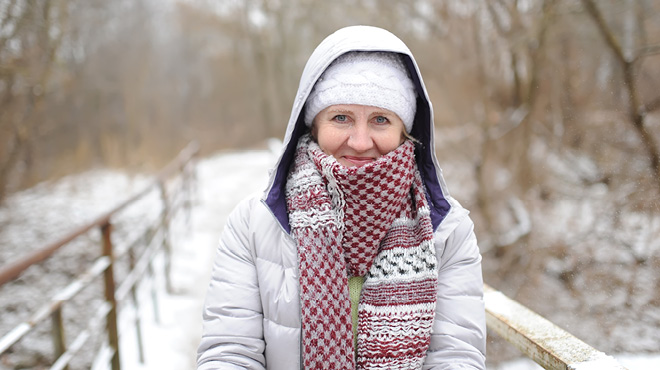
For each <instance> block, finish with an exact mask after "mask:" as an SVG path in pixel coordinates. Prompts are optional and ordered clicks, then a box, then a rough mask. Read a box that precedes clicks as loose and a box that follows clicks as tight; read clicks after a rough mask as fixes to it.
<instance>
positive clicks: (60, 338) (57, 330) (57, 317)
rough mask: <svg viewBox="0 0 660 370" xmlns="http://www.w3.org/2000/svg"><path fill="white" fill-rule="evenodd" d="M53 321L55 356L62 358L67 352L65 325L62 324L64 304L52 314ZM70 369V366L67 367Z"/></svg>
mask: <svg viewBox="0 0 660 370" xmlns="http://www.w3.org/2000/svg"><path fill="white" fill-rule="evenodd" d="M50 317H51V319H52V321H53V332H52V335H53V349H54V352H55V353H54V354H55V358H56V359H57V358H60V356H62V354H63V353H64V352H66V340H65V338H64V325H63V324H62V306H59V307H57V308H56V309H55V311H53V312H52V313H51V314H50ZM65 369H68V366H67V367H65Z"/></svg>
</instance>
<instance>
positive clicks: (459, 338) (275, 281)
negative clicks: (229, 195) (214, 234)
mask: <svg viewBox="0 0 660 370" xmlns="http://www.w3.org/2000/svg"><path fill="white" fill-rule="evenodd" d="M354 50H364V51H390V52H397V53H401V54H403V55H404V60H405V61H406V64H407V66H408V68H409V71H410V74H411V76H412V80H413V82H414V83H415V85H416V88H417V91H418V100H417V113H416V116H415V123H414V125H413V128H412V131H411V135H412V136H413V137H415V138H416V139H417V140H419V141H420V142H421V145H418V149H417V150H416V153H415V154H416V160H417V165H418V168H419V169H420V173H421V175H422V178H423V181H424V185H425V188H426V193H427V198H428V200H429V206H430V208H431V220H432V223H433V227H434V230H435V234H434V235H435V247H436V256H437V258H438V291H437V304H436V314H435V321H434V323H433V327H432V331H431V344H430V346H429V349H428V352H427V356H426V359H425V363H424V367H423V368H424V369H484V368H485V364H484V363H485V352H486V323H485V313H484V303H483V282H482V275H481V255H480V254H479V248H478V246H477V241H476V238H475V235H474V231H473V223H472V221H471V219H470V217H469V215H468V211H467V210H465V209H464V208H463V207H461V205H460V204H459V203H458V202H457V201H456V200H454V199H453V198H452V197H451V196H450V195H449V193H448V191H447V188H446V185H445V181H444V179H443V178H442V172H441V170H440V167H439V166H438V164H437V159H436V156H435V153H434V150H433V148H434V140H433V134H434V130H433V108H432V105H431V102H430V100H429V98H428V94H427V91H426V88H425V86H424V83H423V81H422V77H421V74H420V72H419V69H418V67H417V64H416V62H415V60H414V58H413V56H412V54H411V52H410V50H408V48H407V47H406V45H405V44H404V43H403V42H402V41H401V40H399V39H398V38H397V37H396V36H394V35H393V34H391V33H389V32H388V31H385V30H383V29H380V28H375V27H368V26H352V27H347V28H343V29H340V30H338V31H337V32H335V33H334V34H332V35H330V36H328V37H327V38H326V39H325V40H324V41H323V42H322V43H321V44H320V45H319V46H318V47H317V48H316V50H315V51H314V52H313V54H312V55H311V57H310V58H309V60H308V62H307V65H306V66H305V69H304V71H303V74H302V78H301V81H300V85H299V88H298V93H297V94H296V98H295V101H294V105H293V109H292V112H291V118H290V119H289V124H288V127H287V131H286V135H285V139H284V142H283V143H284V145H283V149H282V153H281V155H280V158H279V160H278V162H277V164H276V165H275V168H274V169H273V171H272V172H271V175H270V181H269V183H268V187H267V189H266V190H265V191H264V192H263V194H259V195H255V196H253V197H250V198H248V199H245V200H243V201H242V202H241V203H240V204H239V205H238V206H237V207H236V209H235V210H234V211H233V212H232V213H231V215H230V216H229V218H228V220H227V223H226V225H225V228H224V231H223V233H222V237H221V239H220V243H219V246H218V249H217V254H216V257H215V262H214V265H213V272H212V276H211V282H210V284H209V287H208V292H207V297H206V302H205V305H204V310H203V334H202V339H201V342H200V345H199V348H198V356H197V362H198V369H200V370H201V369H243V368H247V369H270V370H275V369H283V370H291V369H301V368H302V367H301V355H300V349H301V329H300V328H301V319H300V286H299V275H298V259H297V245H296V242H295V240H294V239H293V238H292V237H291V235H290V230H291V229H290V225H289V220H288V215H287V212H286V198H285V190H284V189H285V181H286V176H287V173H288V170H289V166H290V164H291V161H292V158H293V153H294V150H295V146H296V143H297V141H298V138H299V137H300V136H301V135H302V134H303V133H305V132H306V130H307V128H306V127H305V125H304V123H303V117H302V116H301V112H302V111H303V109H302V108H303V105H304V103H305V101H306V99H307V96H308V94H309V93H310V91H311V89H312V87H313V85H314V83H315V82H316V80H317V79H318V78H319V76H320V75H321V73H322V72H323V71H324V70H325V68H327V66H328V65H329V64H330V63H331V62H332V61H333V60H334V59H336V58H337V57H338V56H340V55H342V54H344V53H346V52H348V51H354Z"/></svg>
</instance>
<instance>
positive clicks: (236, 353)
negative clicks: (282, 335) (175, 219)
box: [197, 200, 266, 370]
mask: <svg viewBox="0 0 660 370" xmlns="http://www.w3.org/2000/svg"><path fill="white" fill-rule="evenodd" d="M249 219H250V202H249V201H247V200H246V201H243V202H242V203H241V204H239V205H238V206H237V207H236V209H234V211H233V212H232V213H231V214H230V215H229V219H228V220H227V223H226V225H225V229H224V231H223V233H222V237H221V238H220V244H219V247H218V250H217V254H216V256H215V261H214V264H213V270H212V273H211V282H210V284H209V287H208V291H207V295H206V300H205V303H204V309H203V328H202V339H201V341H200V344H199V348H198V350H197V369H198V370H207V369H244V368H248V369H265V366H266V364H265V357H264V348H265V344H264V339H263V311H262V305H261V298H260V294H259V286H258V282H257V272H256V268H255V263H254V257H255V256H254V248H251V243H252V238H251V237H250V228H249Z"/></svg>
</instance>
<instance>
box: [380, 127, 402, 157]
mask: <svg viewBox="0 0 660 370" xmlns="http://www.w3.org/2000/svg"><path fill="white" fill-rule="evenodd" d="M404 140H405V136H403V135H402V134H401V133H399V132H398V131H397V132H391V133H387V134H386V135H382V136H380V137H379V138H378V139H377V140H376V141H377V144H376V145H377V147H378V151H379V152H380V155H385V154H387V153H389V152H391V151H393V150H394V149H396V148H398V147H399V145H401V144H402V143H403V142H404Z"/></svg>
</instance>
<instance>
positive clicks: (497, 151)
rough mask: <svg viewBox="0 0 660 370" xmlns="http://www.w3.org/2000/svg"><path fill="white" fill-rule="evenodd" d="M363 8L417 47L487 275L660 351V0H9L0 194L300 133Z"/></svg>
mask: <svg viewBox="0 0 660 370" xmlns="http://www.w3.org/2000/svg"><path fill="white" fill-rule="evenodd" d="M352 24H369V25H374V26H380V27H384V28H386V29H389V30H390V31H392V32H393V33H395V34H396V35H398V36H399V37H400V38H402V39H403V40H404V41H405V42H406V43H407V44H408V46H409V47H410V48H411V50H412V51H413V54H414V55H415V57H416V59H417V61H418V63H419V65H420V69H421V71H422V75H423V76H424V79H425V83H426V85H427V87H428V89H429V94H430V96H431V100H432V101H433V104H434V108H435V125H436V131H437V132H436V138H437V148H436V151H437V153H438V157H439V159H440V163H441V165H442V166H443V169H444V171H445V176H446V178H447V181H448V184H449V189H450V191H452V194H453V195H454V197H456V198H457V199H458V200H459V201H460V202H461V203H463V205H464V206H466V207H467V208H468V209H470V210H471V211H472V217H473V218H474V220H475V224H476V232H477V235H478V238H479V241H480V248H481V252H482V255H483V258H484V278H485V281H486V282H487V283H488V284H490V285H491V286H493V287H495V288H497V289H500V290H502V291H503V292H504V293H506V294H507V295H509V296H511V297H513V298H515V299H517V300H519V301H521V302H522V303H523V304H526V305H528V306H529V307H531V308H532V309H534V310H535V311H537V312H539V313H541V314H542V315H544V316H546V317H548V318H549V319H550V320H552V321H554V322H555V323H557V324H559V325H560V326H562V327H564V328H566V329H568V330H569V331H570V332H572V333H573V334H575V335H577V336H578V337H580V338H582V339H584V340H586V341H587V342H588V343H589V344H591V345H593V346H595V347H596V348H598V349H600V350H603V351H606V352H631V353H639V352H658V351H659V350H660V330H659V329H660V290H658V289H657V288H656V287H657V286H659V285H660V276H659V274H658V273H657V271H659V270H660V238H659V237H658V236H659V235H660V88H658V87H659V86H660V0H601V1H594V0H493V1H488V0H444V1H442V0H418V1H404V0H381V1H377V0H335V1H321V0H244V1H241V0H226V1H221V0H218V1H212V0H197V1H193V0H188V1H184V0H180V1H176V0H167V1H164V0H161V1H158V0H112V1H107V0H0V201H1V200H2V199H3V198H5V197H6V196H7V195H8V194H11V193H12V192H15V191H18V190H21V189H24V188H27V187H30V186H32V185H34V184H36V183H39V182H42V181H46V180H50V179H56V178H58V177H61V176H64V175H68V174H71V173H76V172H81V171H85V170H87V169H90V168H96V167H112V168H122V169H128V170H130V171H135V172H148V171H152V170H154V169H157V168H159V167H160V166H161V165H163V164H164V163H166V162H167V161H168V160H169V159H171V158H172V157H173V156H174V155H175V153H177V152H178V151H179V150H180V149H181V148H182V147H183V146H184V145H185V144H186V143H187V142H188V141H190V140H193V139H194V140H197V141H199V142H200V143H201V144H202V150H203V153H205V154H210V153H213V152H215V151H217V150H221V149H228V148H245V147H254V146H258V145H260V144H261V143H263V142H264V140H265V139H267V138H271V137H277V138H282V135H283V133H284V129H285V126H286V122H287V120H288V116H289V114H290V109H291V106H292V102H293V98H294V97H295V92H296V89H297V84H298V80H299V77H300V74H301V72H302V68H303V66H304V63H305V62H306V60H307V58H308V57H309V55H310V54H311V52H312V50H313V48H314V47H315V46H316V45H317V44H318V43H319V42H320V41H321V40H322V39H323V38H324V37H325V36H327V35H328V34H330V33H331V32H333V31H334V30H336V29H338V28H340V27H342V26H347V25H352ZM489 345H490V347H489V351H491V352H492V353H494V354H499V353H506V352H507V351H506V350H504V349H502V350H500V349H499V346H500V344H498V341H494V342H492V343H489ZM502 348H504V347H502Z"/></svg>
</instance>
